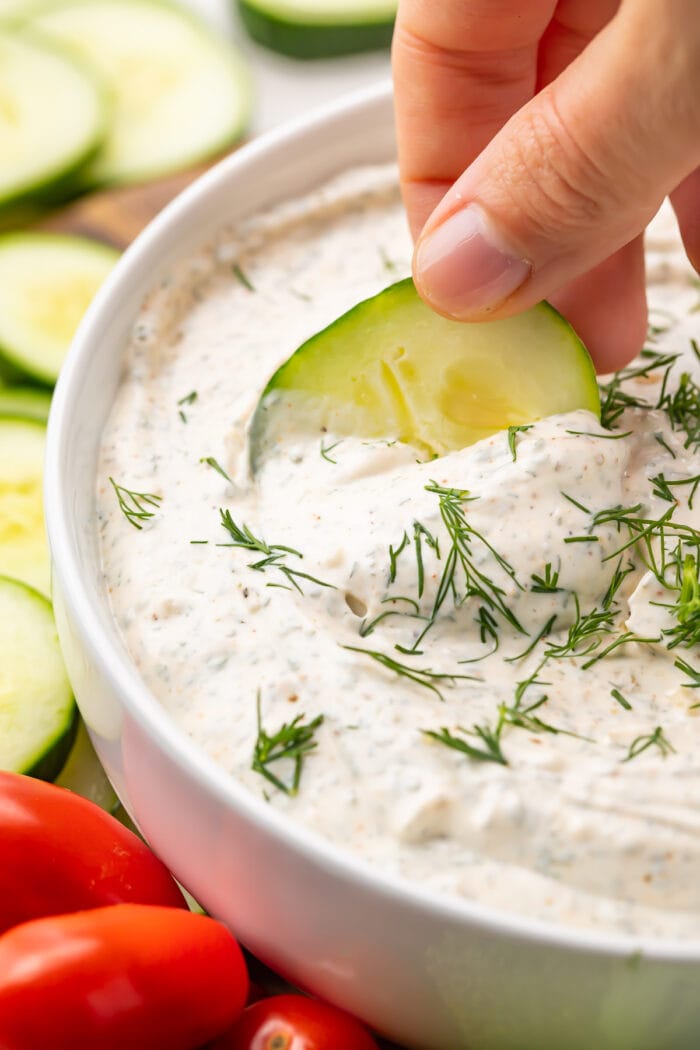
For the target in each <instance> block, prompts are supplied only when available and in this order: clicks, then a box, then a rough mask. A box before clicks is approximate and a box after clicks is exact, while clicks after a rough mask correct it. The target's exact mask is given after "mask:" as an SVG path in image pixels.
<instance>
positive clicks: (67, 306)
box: [0, 233, 119, 385]
mask: <svg viewBox="0 0 700 1050" xmlns="http://www.w3.org/2000/svg"><path fill="white" fill-rule="evenodd" d="M118 258H119V253H118V252H116V251H115V250H114V249H113V248H108V247H107V246H106V245H104V244H100V243H98V242H97V241H91V240H88V239H87V238H85V237H65V236H61V235H59V234H52V233H14V234H12V233H10V234H5V235H4V236H2V237H0V355H1V356H3V357H5V358H6V359H7V360H8V361H9V363H10V365H12V366H14V367H15V368H16V369H19V370H20V371H22V372H24V373H25V374H26V375H28V376H30V377H31V378H32V379H35V380H38V381H39V382H42V383H47V384H49V385H53V384H54V383H55V382H56V379H57V378H58V371H59V368H60V367H61V364H62V363H63V359H64V357H65V355H66V352H67V350H68V347H69V346H70V344H71V341H72V339H73V336H74V335H75V330H76V328H77V327H78V322H79V321H80V319H81V317H82V316H83V314H84V313H85V311H86V309H87V307H88V306H89V304H90V300H91V299H92V297H93V296H94V294H95V292H96V291H97V289H98V288H99V286H100V285H101V284H102V282H103V280H104V279H105V277H106V276H107V274H108V273H109V271H110V270H111V269H112V267H113V266H114V264H115V262H116V261H117V259H118Z"/></svg>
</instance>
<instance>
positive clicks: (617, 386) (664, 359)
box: [599, 348, 680, 430]
mask: <svg viewBox="0 0 700 1050" xmlns="http://www.w3.org/2000/svg"><path fill="white" fill-rule="evenodd" d="M679 356H680V355H679V354H660V353H658V352H657V351H655V350H650V349H648V348H646V349H644V350H642V353H641V355H640V357H641V358H642V362H643V363H642V364H640V365H637V366H634V367H628V368H623V369H621V370H620V371H619V372H615V374H614V375H613V377H612V378H611V379H610V380H609V381H608V382H607V383H601V384H599V390H600V395H601V399H600V424H601V426H602V427H603V428H604V429H605V430H611V429H612V428H613V425H614V423H615V422H616V420H617V419H618V418H619V417H620V416H621V415H622V413H623V412H624V411H625V409H627V408H652V407H653V406H652V405H651V404H650V403H649V402H648V401H645V400H644V398H641V397H635V396H634V395H633V394H630V393H629V392H628V391H626V390H623V389H622V387H623V384H624V383H627V382H629V381H631V380H634V379H649V378H651V377H652V376H653V375H654V373H656V372H661V384H662V390H663V389H665V387H666V386H667V384H668V378H669V374H670V370H671V368H672V367H673V365H674V364H675V362H676V361H677V360H678V357H679Z"/></svg>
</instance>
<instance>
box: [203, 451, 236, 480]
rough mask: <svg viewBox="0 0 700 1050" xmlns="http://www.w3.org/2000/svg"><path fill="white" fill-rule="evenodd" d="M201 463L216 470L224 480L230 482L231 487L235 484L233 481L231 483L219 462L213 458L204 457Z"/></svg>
mask: <svg viewBox="0 0 700 1050" xmlns="http://www.w3.org/2000/svg"><path fill="white" fill-rule="evenodd" d="M199 462H200V463H206V464H207V466H208V467H211V468H212V470H215V471H216V473H217V474H220V475H221V477H222V478H224V479H225V480H226V481H228V482H230V484H231V485H232V484H233V481H231V478H230V477H229V476H228V474H227V473H226V471H225V470H224V468H223V467H222V466H221V464H220V463H219V462H218V461H217V460H215V459H214V457H213V456H202V457H201V459H200V461H199Z"/></svg>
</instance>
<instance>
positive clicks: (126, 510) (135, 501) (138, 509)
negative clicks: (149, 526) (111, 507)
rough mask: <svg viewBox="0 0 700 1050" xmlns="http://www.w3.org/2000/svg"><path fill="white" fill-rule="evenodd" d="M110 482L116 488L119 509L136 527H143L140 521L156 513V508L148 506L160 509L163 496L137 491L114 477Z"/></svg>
mask: <svg viewBox="0 0 700 1050" xmlns="http://www.w3.org/2000/svg"><path fill="white" fill-rule="evenodd" d="M109 483H110V485H111V486H112V488H113V489H114V492H115V494H116V497H117V502H118V503H119V509H120V511H121V512H122V514H123V515H124V517H125V518H126V520H127V521H128V522H129V524H130V525H133V526H134V528H135V529H142V528H143V525H140V524H139V522H141V521H148V519H149V518H152V517H153V516H154V514H155V510H148V508H149V507H155V508H156V509H158V505H159V504H160V502H161V501H162V499H163V497H162V496H156V495H154V494H153V493H152V492H135V491H134V490H133V489H127V488H125V486H124V485H119V484H118V483H117V482H116V481H115V480H114V478H112V477H110V479H109Z"/></svg>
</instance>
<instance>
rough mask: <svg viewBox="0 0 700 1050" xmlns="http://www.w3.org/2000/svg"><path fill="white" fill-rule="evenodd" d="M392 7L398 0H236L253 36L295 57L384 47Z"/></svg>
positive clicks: (391, 26) (390, 27)
mask: <svg viewBox="0 0 700 1050" xmlns="http://www.w3.org/2000/svg"><path fill="white" fill-rule="evenodd" d="M396 8H397V2H396V0H355V2H353V0H238V9H239V11H240V15H241V21H242V22H243V24H244V26H245V27H246V29H247V30H248V33H249V34H250V36H251V37H252V38H253V40H257V41H258V43H259V44H263V45H264V46H265V47H269V48H271V49H272V50H273V51H279V52H281V53H282V54H284V55H291V56H292V57H293V58H327V57H331V56H333V55H346V54H350V53H352V52H355V51H373V50H376V49H378V48H384V47H388V46H389V44H390V43H391V36H392V33H393V29H394V18H395V16H396Z"/></svg>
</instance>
